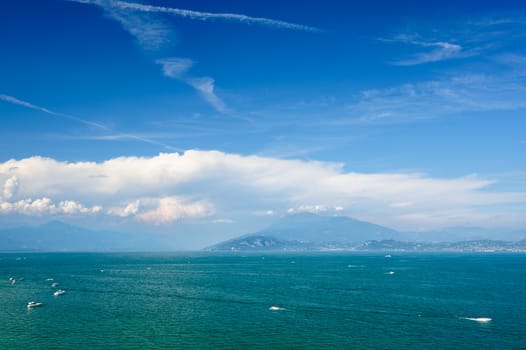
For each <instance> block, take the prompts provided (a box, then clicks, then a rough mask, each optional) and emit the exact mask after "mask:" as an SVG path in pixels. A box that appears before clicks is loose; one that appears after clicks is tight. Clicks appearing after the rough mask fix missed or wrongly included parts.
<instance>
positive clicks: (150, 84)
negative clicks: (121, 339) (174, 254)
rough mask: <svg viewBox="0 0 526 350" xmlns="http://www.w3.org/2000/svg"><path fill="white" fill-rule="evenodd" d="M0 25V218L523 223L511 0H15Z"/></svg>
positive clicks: (525, 192) (518, 53)
mask: <svg viewBox="0 0 526 350" xmlns="http://www.w3.org/2000/svg"><path fill="white" fill-rule="evenodd" d="M0 31H1V32H2V33H4V34H3V35H2V36H0V50H1V51H0V52H1V55H0V116H1V120H2V128H0V185H1V186H0V189H3V192H2V193H1V196H0V198H1V199H0V222H4V223H5V224H10V223H19V222H42V221H46V220H48V219H61V220H65V221H69V222H73V223H79V224H83V225H93V226H108V227H112V228H123V229H125V228H130V227H133V228H136V229H144V230H152V229H155V230H160V231H163V230H164V231H170V232H174V231H175V232H179V231H182V230H183V229H181V227H184V230H190V231H192V230H194V231H196V232H199V233H200V234H201V235H203V237H204V236H206V235H207V234H206V232H210V231H214V232H225V234H226V233H227V232H228V233H229V234H233V233H240V232H244V230H247V229H256V228H258V227H259V226H261V225H264V224H265V223H268V222H270V221H271V220H273V219H275V218H276V217H279V216H282V215H287V214H288V213H292V212H299V211H314V212H327V213H334V214H337V215H348V216H352V217H357V218H360V219H364V220H370V221H373V222H376V223H380V224H385V225H388V226H391V227H394V228H399V229H408V230H432V229H439V228H443V227H450V226H482V227H502V228H513V229H520V228H524V226H525V224H526V219H524V218H523V216H524V215H521V214H522V213H523V212H524V210H525V209H526V181H525V180H524V179H525V178H526V177H525V175H526V161H525V157H524V154H525V153H526V119H525V115H524V114H525V110H526V45H525V44H526V34H525V33H526V4H524V2H521V1H498V2H497V1H440V2H439V1H426V2H414V1H397V2H391V1H370V2H367V4H365V3H358V2H343V1H323V2H322V1H315V0H312V1H306V2H303V1H302V2H300V1H265V2H253V1H221V2H219V1H176V0H164V1H161V0H158V1H153V0H152V1H146V0H145V1H136V2H133V1H131V0H126V1H124V0H123V1H117V0H104V1H103V0H100V1H99V0H77V1H66V0H46V1H24V0H17V1H3V2H2V3H1V4H0ZM300 169H301V170H302V171H301V172H300V173H299V172H298V171H299V170H300ZM2 186H3V187H2ZM139 189H140V190H139ZM188 227H191V229H189V228H188ZM181 234H182V233H181ZM219 235H220V234H219ZM210 239H211V240H212V238H210Z"/></svg>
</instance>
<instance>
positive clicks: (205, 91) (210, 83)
mask: <svg viewBox="0 0 526 350" xmlns="http://www.w3.org/2000/svg"><path fill="white" fill-rule="evenodd" d="M188 84H190V86H192V87H194V88H195V89H196V90H197V91H198V92H199V94H200V95H201V97H202V98H203V99H204V100H205V101H206V102H208V103H209V104H210V105H211V106H212V107H214V108H215V109H216V110H217V111H219V112H221V113H225V112H227V108H226V106H225V103H224V102H223V101H222V100H221V99H220V98H219V97H218V96H217V95H216V93H215V91H214V90H215V86H214V79H212V78H210V77H202V78H193V79H190V80H188Z"/></svg>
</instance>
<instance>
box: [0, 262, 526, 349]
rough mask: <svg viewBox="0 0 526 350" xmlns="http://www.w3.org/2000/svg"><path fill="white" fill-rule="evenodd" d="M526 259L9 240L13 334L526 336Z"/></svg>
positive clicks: (511, 342)
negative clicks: (21, 249)
mask: <svg viewBox="0 0 526 350" xmlns="http://www.w3.org/2000/svg"><path fill="white" fill-rule="evenodd" d="M524 266H526V255H522V254H463V255H461V254H399V255H397V254H393V257H392V258H385V257H384V256H383V254H312V255H304V254H301V255H300V254H275V255H272V254H268V255H257V254H254V255H247V256H241V255H214V254H205V253H188V254H81V253H67V254H66V253H55V254H20V255H19V254H2V255H0V277H1V280H2V281H3V282H2V283H1V284H0V308H1V309H2V313H0V348H2V349H71V348H76V349H95V348H115V349H188V348H192V349H206V348H218V349H221V348H224V349H239V348H251V349H267V348H273V349H301V348H305V349H307V348H308V349H349V348H357V349H380V348H381V349H518V348H523V347H524V346H526V344H525V343H524V339H526V316H525V314H526V309H525V305H526V296H525V294H524V290H526V270H525V268H524ZM391 272H392V273H391ZM9 277H14V278H17V279H18V278H20V277H23V278H24V280H23V281H17V282H16V283H15V284H10V283H9V280H8V278H9ZM48 278H53V279H54V282H57V283H59V284H60V285H59V288H62V289H64V290H66V294H64V295H62V296H59V297H54V296H53V291H54V289H53V288H52V287H51V286H50V284H51V283H52V281H47V279H48ZM30 300H34V301H39V302H42V303H44V305H43V306H42V307H39V308H34V309H30V310H28V309H27V308H26V303H27V302H28V301H30ZM480 318H491V321H489V322H477V319H480Z"/></svg>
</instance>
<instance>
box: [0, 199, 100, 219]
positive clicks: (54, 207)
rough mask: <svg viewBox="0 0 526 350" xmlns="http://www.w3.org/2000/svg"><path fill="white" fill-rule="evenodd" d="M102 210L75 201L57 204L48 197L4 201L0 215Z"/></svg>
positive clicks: (36, 214) (70, 213)
mask: <svg viewBox="0 0 526 350" xmlns="http://www.w3.org/2000/svg"><path fill="white" fill-rule="evenodd" d="M102 209H103V208H102V206H100V205H94V206H92V207H86V206H84V205H83V204H81V203H79V202H77V201H73V200H65V201H61V202H59V203H58V204H55V203H54V202H53V200H52V199H51V198H48V197H42V198H38V199H35V200H33V199H31V198H26V199H21V200H19V201H16V202H7V201H3V202H1V203H0V214H21V215H27V216H44V215H84V214H97V213H100V212H101V211H102Z"/></svg>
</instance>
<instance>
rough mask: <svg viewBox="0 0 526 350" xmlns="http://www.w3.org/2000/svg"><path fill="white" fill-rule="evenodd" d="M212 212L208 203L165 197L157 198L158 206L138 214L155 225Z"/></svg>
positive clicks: (140, 217) (139, 217) (141, 218)
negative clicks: (185, 201) (188, 201)
mask: <svg viewBox="0 0 526 350" xmlns="http://www.w3.org/2000/svg"><path fill="white" fill-rule="evenodd" d="M211 214H212V209H211V208H210V206H209V205H207V204H206V203H189V204H187V203H183V201H182V200H181V199H179V198H177V197H163V198H159V199H158V200H157V207H156V208H154V209H151V210H148V211H146V212H144V213H141V214H139V215H137V218H138V219H139V220H141V221H145V222H148V223H153V224H155V225H160V224H168V223H171V222H173V221H177V220H180V219H184V218H199V217H203V216H208V215H211Z"/></svg>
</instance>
